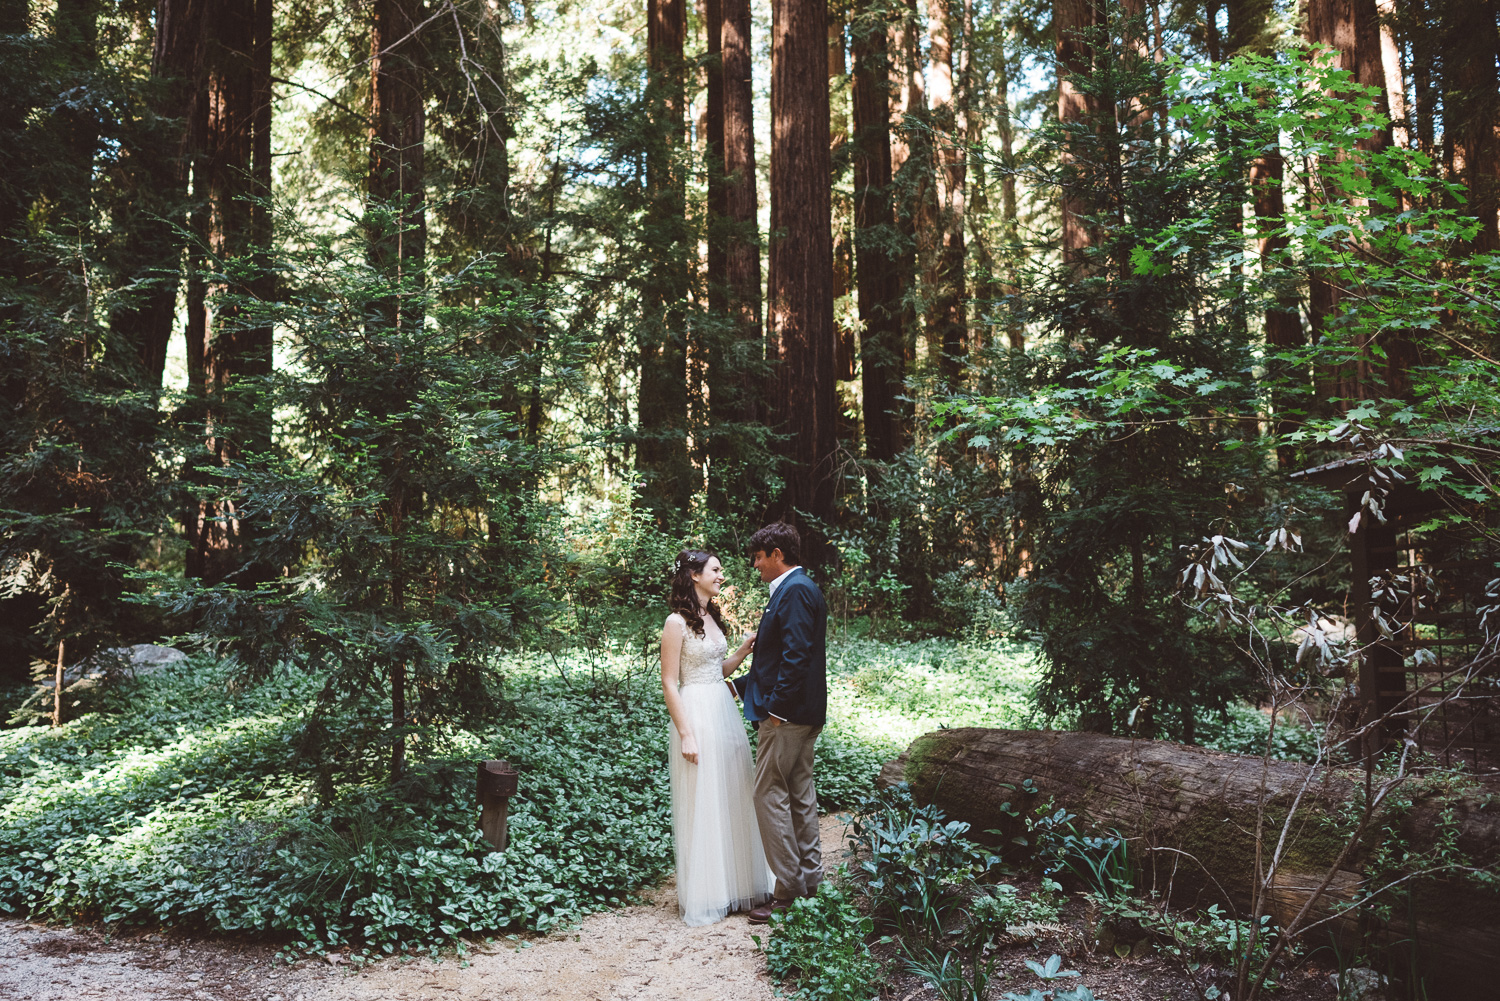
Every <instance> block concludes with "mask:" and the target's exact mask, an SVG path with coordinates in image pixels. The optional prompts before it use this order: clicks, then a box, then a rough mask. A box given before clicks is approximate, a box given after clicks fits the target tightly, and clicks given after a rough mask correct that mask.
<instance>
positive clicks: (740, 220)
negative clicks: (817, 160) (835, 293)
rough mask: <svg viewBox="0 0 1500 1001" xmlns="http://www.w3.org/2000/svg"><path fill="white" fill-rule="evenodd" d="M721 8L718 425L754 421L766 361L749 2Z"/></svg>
mask: <svg viewBox="0 0 1500 1001" xmlns="http://www.w3.org/2000/svg"><path fill="white" fill-rule="evenodd" d="M719 2H722V4H723V23H722V25H721V29H720V33H719V39H720V49H719V51H720V55H721V57H722V62H723V67H724V69H723V101H724V109H723V137H722V140H721V143H722V149H723V157H724V162H723V172H724V196H723V197H724V201H723V205H724V223H723V225H724V229H723V234H724V288H725V298H726V300H727V301H726V307H727V308H728V310H729V311H730V314H731V315H732V317H733V318H734V326H733V332H732V334H731V336H730V338H729V343H728V345H727V347H726V352H725V354H726V356H727V357H726V360H725V366H724V370H723V371H722V372H718V373H710V376H711V377H716V378H717V379H718V381H716V382H715V383H714V384H713V386H712V387H711V388H710V390H709V392H710V394H711V398H712V401H713V405H714V412H715V416H716V417H717V418H718V419H719V420H721V421H736V422H743V421H754V420H757V419H759V417H760V408H759V406H758V400H757V397H758V396H759V393H758V392H757V391H756V389H757V386H756V382H755V380H753V379H752V378H751V377H750V373H751V372H752V371H754V370H755V369H756V368H758V367H759V363H761V362H762V361H763V360H764V359H765V356H766V349H765V338H764V337H763V335H762V333H761V310H760V239H759V235H758V223H757V220H756V215H757V212H758V211H759V206H758V198H757V196H756V192H755V128H754V125H755V122H754V110H755V109H754V94H753V91H752V89H751V48H750V0H719Z"/></svg>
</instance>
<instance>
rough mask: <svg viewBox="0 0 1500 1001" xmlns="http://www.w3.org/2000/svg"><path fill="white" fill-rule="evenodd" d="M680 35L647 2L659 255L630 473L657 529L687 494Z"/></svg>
mask: <svg viewBox="0 0 1500 1001" xmlns="http://www.w3.org/2000/svg"><path fill="white" fill-rule="evenodd" d="M686 36H687V19H686V8H685V5H684V3H683V0H649V2H648V7H647V26H646V53H647V66H648V80H647V103H648V105H649V108H650V116H651V125H652V132H651V138H650V147H649V149H648V152H647V156H646V188H647V199H648V202H649V207H648V209H647V220H646V227H647V230H648V238H649V239H650V240H651V241H652V243H653V244H654V246H656V247H658V248H660V249H659V250H658V251H657V253H656V255H655V258H654V260H653V261H652V262H651V263H650V264H649V266H648V270H649V274H648V277H647V280H646V287H645V289H644V290H643V294H642V308H643V316H642V321H641V324H640V327H639V330H638V333H637V346H638V348H639V352H640V389H639V396H638V402H637V414H638V422H639V430H638V433H637V443H636V470H637V472H638V473H639V474H640V476H641V480H642V484H641V492H642V496H641V502H642V504H644V505H645V507H646V508H647V509H649V510H651V511H653V512H655V513H656V517H657V518H658V519H659V520H661V521H663V522H665V520H666V519H668V518H669V517H670V515H671V514H672V513H673V512H676V511H681V510H683V509H684V508H686V507H687V504H688V500H689V497H690V496H691V492H692V470H691V467H690V466H689V463H688V453H687V422H688V390H687V386H688V380H687V329H686V328H687V315H686V312H685V306H686V299H687V293H688V261H687V256H686V255H687V241H686V232H685V230H686V216H685V213H686V189H685V187H684V185H685V178H684V176H683V173H682V169H681V163H680V161H679V158H680V157H681V155H682V143H683V128H684V121H685V115H686V111H687V105H686V97H685V90H684V88H685V80H684V72H685V68H684V65H683V45H684V42H685V39H686Z"/></svg>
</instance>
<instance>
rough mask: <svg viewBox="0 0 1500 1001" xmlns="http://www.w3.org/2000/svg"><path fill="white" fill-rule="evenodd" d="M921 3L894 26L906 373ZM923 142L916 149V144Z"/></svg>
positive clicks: (895, 162) (910, 346)
mask: <svg viewBox="0 0 1500 1001" xmlns="http://www.w3.org/2000/svg"><path fill="white" fill-rule="evenodd" d="M919 23H920V22H919V19H918V17H917V0H905V9H904V11H903V12H902V15H901V16H900V17H899V19H898V20H896V21H895V23H894V24H892V26H891V31H890V35H889V36H888V41H889V43H890V52H891V104H892V107H891V118H892V121H894V122H895V125H896V129H895V131H894V132H893V133H892V135H891V182H892V188H891V208H892V212H893V213H894V215H895V217H896V231H897V234H898V235H899V237H900V240H899V242H898V244H897V247H896V255H895V256H896V283H897V286H898V288H899V290H900V296H901V354H902V361H903V368H904V369H905V370H906V371H908V372H909V371H911V369H912V366H913V365H914V364H915V363H916V359H917V337H918V335H919V333H920V328H921V318H920V317H919V316H918V315H917V309H916V305H915V303H914V302H913V293H914V291H915V288H916V283H917V221H918V218H919V217H920V215H921V200H922V192H923V189H924V173H925V172H924V170H923V163H922V159H921V157H920V155H918V156H917V157H916V158H915V159H914V158H913V153H914V152H918V153H919V147H920V142H919V140H918V136H919V135H920V133H919V132H918V131H916V130H915V129H914V126H918V125H919V124H920V122H921V119H922V117H923V116H924V115H925V114H926V112H927V94H926V89H925V88H926V81H925V80H924V78H923V73H922V44H921V34H920V31H919V29H918V24H919ZM914 142H916V143H917V147H918V148H915V149H914V146H913V143H914ZM900 413H901V417H902V420H901V421H899V422H898V423H899V425H900V429H901V444H902V446H903V447H904V446H905V444H906V442H907V440H908V436H907V434H906V430H905V428H906V425H907V423H908V421H909V420H910V418H911V416H912V414H911V406H910V405H909V404H903V405H902V407H901V412H900Z"/></svg>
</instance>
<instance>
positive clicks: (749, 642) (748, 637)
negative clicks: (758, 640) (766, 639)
mask: <svg viewBox="0 0 1500 1001" xmlns="http://www.w3.org/2000/svg"><path fill="white" fill-rule="evenodd" d="M755 636H756V634H755V633H753V632H749V633H746V634H745V638H744V640H742V641H741V642H740V649H741V650H743V651H745V652H746V653H749V652H750V651H751V650H754V649H755Z"/></svg>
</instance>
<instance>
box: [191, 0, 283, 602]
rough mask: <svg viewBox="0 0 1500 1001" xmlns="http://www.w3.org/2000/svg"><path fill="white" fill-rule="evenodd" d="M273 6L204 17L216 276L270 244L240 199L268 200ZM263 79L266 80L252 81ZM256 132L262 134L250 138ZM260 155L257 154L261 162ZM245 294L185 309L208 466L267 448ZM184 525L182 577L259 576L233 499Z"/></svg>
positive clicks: (203, 181) (199, 297)
mask: <svg viewBox="0 0 1500 1001" xmlns="http://www.w3.org/2000/svg"><path fill="white" fill-rule="evenodd" d="M270 3H271V0H254V2H253V3H245V4H236V3H226V4H223V5H221V6H218V7H216V8H212V9H210V10H209V11H208V12H207V14H206V16H207V17H208V24H207V30H208V32H209V33H210V38H209V41H208V44H207V47H206V52H207V74H206V76H207V83H208V86H207V90H206V95H205V104H206V114H205V120H204V131H203V138H202V153H201V155H200V157H199V158H198V161H197V165H196V166H195V177H196V178H197V182H198V183H197V184H196V185H195V186H196V188H197V189H198V190H199V191H201V192H202V193H203V198H204V201H203V206H202V211H201V213H200V214H199V215H198V219H199V222H200V225H201V226H202V227H203V230H202V232H203V233H204V234H205V236H206V244H207V250H208V254H209V256H210V257H211V259H212V271H213V272H214V273H216V274H226V273H228V268H227V265H229V264H230V263H231V262H234V261H241V260H243V259H245V258H247V257H249V256H250V255H251V254H252V248H253V243H254V241H255V240H256V238H257V235H263V236H264V237H266V238H267V239H268V238H269V225H268V222H267V221H265V220H263V219H262V218H261V213H263V212H264V211H265V210H264V209H263V208H255V209H252V207H251V205H250V203H249V201H247V198H248V197H256V196H261V195H263V194H265V191H264V190H262V188H261V183H262V182H264V183H265V184H266V186H267V187H268V186H269V179H270V135H269V127H270V114H269V110H270V109H269V106H267V107H265V108H263V109H260V110H257V109H256V107H255V100H256V97H257V95H258V94H259V95H261V96H262V97H264V98H266V99H268V98H269V94H270V80H269V72H270V63H269V39H266V44H265V48H264V55H262V50H261V49H260V48H258V47H257V45H258V42H257V32H258V31H262V30H264V31H268V30H269V24H270ZM261 73H264V74H265V75H266V79H264V80H260V79H258V77H259V75H260V74H261ZM258 128H263V129H265V134H264V135H257V129H258ZM257 150H259V151H260V152H262V153H263V154H264V162H262V163H259V164H257V162H256V154H257ZM258 228H259V229H260V230H261V232H260V233H259V234H258V233H257V229H258ZM262 287H263V285H262ZM252 291H253V289H252V288H249V287H243V286H235V285H231V284H230V283H229V282H228V281H226V280H215V281H213V282H211V283H209V284H208V285H207V286H206V287H203V286H200V287H198V288H197V289H195V290H192V293H190V295H189V308H190V309H191V310H192V311H193V312H195V313H197V316H191V315H190V316H189V320H188V323H189V337H188V353H189V357H188V369H189V373H190V375H194V376H197V378H198V380H200V381H198V382H197V384H196V385H194V386H190V389H191V390H192V391H194V392H196V393H198V394H200V398H201V400H202V403H203V407H202V415H203V419H204V430H205V446H206V451H207V456H206V460H207V462H208V463H209V464H210V465H224V464H226V463H229V462H232V461H234V460H236V459H238V458H239V457H240V456H241V455H243V454H244V453H245V452H246V451H264V450H265V449H267V448H268V447H269V446H270V435H271V423H270V421H271V417H270V413H269V412H268V411H267V410H266V409H265V408H264V406H263V405H261V404H260V403H259V402H257V400H256V396H257V394H255V393H254V392H253V391H251V392H247V391H246V389H247V386H246V382H245V380H250V379H257V378H261V377H264V376H268V375H270V374H271V330H270V328H269V327H247V326H245V325H244V318H243V310H242V309H241V308H240V307H239V306H238V305H236V304H235V302H234V299H235V297H243V296H245V295H247V294H249V293H251V292H252ZM195 355H196V357H195ZM188 520H189V525H188V536H189V539H188V541H189V549H188V555H187V571H188V573H189V574H192V575H194V576H199V577H202V578H203V579H205V580H208V581H222V580H234V581H235V582H237V583H242V584H251V583H254V582H255V580H256V579H257V578H258V577H259V576H261V574H260V572H259V571H258V570H257V568H255V567H252V566H250V565H249V564H248V563H247V561H246V554H245V543H246V532H247V531H248V526H247V525H246V524H245V523H244V522H243V520H242V519H241V518H240V516H239V512H238V511H237V510H236V509H235V507H234V505H233V502H232V501H230V500H228V499H219V500H203V501H200V502H199V503H198V506H197V510H196V511H195V512H191V513H190V514H189V516H188Z"/></svg>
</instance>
